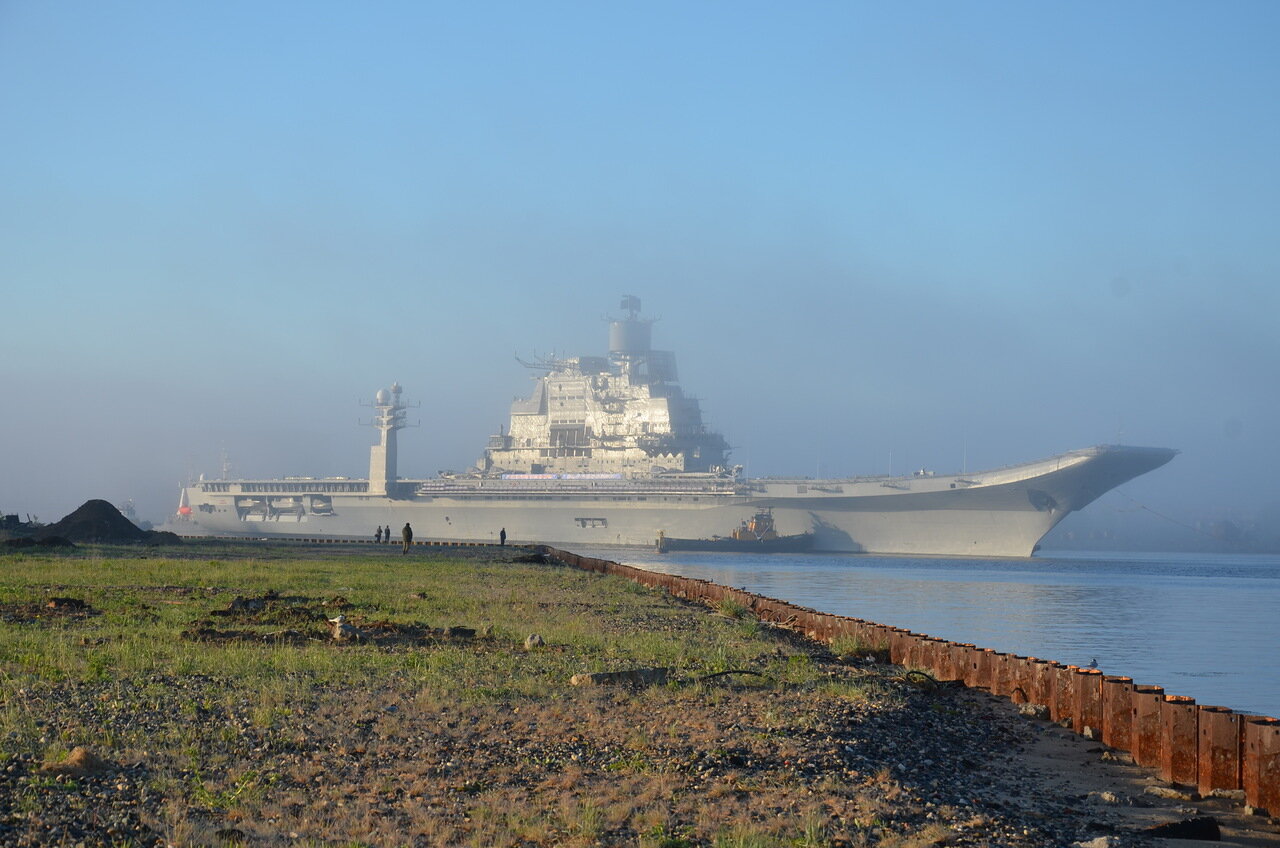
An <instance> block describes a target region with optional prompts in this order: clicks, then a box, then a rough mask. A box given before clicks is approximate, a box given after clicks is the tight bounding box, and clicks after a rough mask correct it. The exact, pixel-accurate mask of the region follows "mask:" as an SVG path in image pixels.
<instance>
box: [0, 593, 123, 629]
mask: <svg viewBox="0 0 1280 848" xmlns="http://www.w3.org/2000/svg"><path fill="white" fill-rule="evenodd" d="M101 614H102V611H101V610H96V609H94V608H93V607H91V606H90V605H89V604H87V603H85V602H84V601H82V600H80V599H79V598H49V599H47V600H43V601H29V602H27V603H17V604H0V621H3V622H5V623H7V624H29V623H32V622H45V623H52V622H66V621H83V620H85V619H87V618H89V617H90V616H93V615H101Z"/></svg>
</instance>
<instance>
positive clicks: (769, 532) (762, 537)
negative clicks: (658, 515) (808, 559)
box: [657, 509, 813, 554]
mask: <svg viewBox="0 0 1280 848" xmlns="http://www.w3.org/2000/svg"><path fill="white" fill-rule="evenodd" d="M657 548H658V553H660V554H665V553H666V552H667V551H732V552H735V553H741V552H744V551H746V552H751V551H755V552H757V553H769V554H794V553H803V552H805V551H808V550H811V549H812V548H813V533H796V534H794V535H791V536H779V535H778V531H777V529H776V528H775V527H774V526H773V510H772V509H762V510H760V511H759V512H757V513H756V514H755V515H753V516H751V518H750V519H748V520H746V521H743V522H742V524H740V525H739V526H738V527H737V529H735V530H734V531H733V532H732V533H730V534H729V535H728V536H712V537H711V538H710V539H672V538H668V537H667V535H666V534H665V533H663V532H662V531H661V530H659V531H658V544H657Z"/></svg>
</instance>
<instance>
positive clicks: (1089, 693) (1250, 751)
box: [536, 545, 1280, 815]
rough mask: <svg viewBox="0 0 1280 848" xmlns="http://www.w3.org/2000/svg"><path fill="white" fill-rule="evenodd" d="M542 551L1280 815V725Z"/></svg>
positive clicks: (1122, 683) (1083, 671)
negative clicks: (1011, 714)
mask: <svg viewBox="0 0 1280 848" xmlns="http://www.w3.org/2000/svg"><path fill="white" fill-rule="evenodd" d="M536 547H537V550H539V551H540V552H541V553H543V554H545V555H547V556H549V557H552V558H554V559H556V560H559V561H560V562H563V563H565V564H567V565H572V566H575V567H577V568H581V569H585V570H587V571H594V572H597V573H600V574H610V575H615V576H618V577H625V578H627V579H629V580H634V581H635V582H637V583H640V584H642V585H645V586H651V587H654V588H660V589H663V590H665V591H667V592H669V593H670V594H672V595H674V596H675V597H677V598H685V599H688V600H691V601H699V602H701V603H705V604H709V605H712V606H714V605H717V604H720V603H723V602H732V603H736V604H739V605H741V606H742V607H744V608H746V609H748V610H750V611H751V612H752V614H754V615H755V616H756V617H757V618H759V619H760V620H761V621H765V622H769V623H771V624H775V625H779V626H782V627H787V628H790V629H793V630H796V631H799V632H801V633H803V634H804V635H806V636H807V637H809V638H810V639H814V640H816V641H818V642H823V643H826V644H831V643H832V642H835V641H836V640H841V641H846V642H848V643H849V644H860V645H863V646H866V647H873V648H884V649H887V650H888V652H889V659H890V661H891V662H893V663H895V664H897V665H903V666H907V667H910V668H917V669H921V670H924V671H927V672H929V673H930V674H932V675H933V676H934V677H936V678H938V679H939V680H951V681H958V682H961V683H963V684H964V685H965V686H969V687H974V688H981V689H987V690H989V691H990V692H992V693H993V694H995V695H999V696H1002V697H1006V698H1009V699H1010V700H1011V701H1013V702H1014V703H1033V704H1042V705H1044V706H1046V707H1048V709H1049V717H1050V719H1052V720H1053V721H1055V722H1060V723H1064V724H1066V723H1069V724H1070V726H1071V728H1072V729H1073V730H1074V731H1075V732H1076V733H1079V734H1081V735H1086V736H1089V737H1091V738H1097V739H1101V740H1102V742H1103V743H1104V744H1106V745H1109V746H1111V747H1112V748H1116V749H1119V750H1122V751H1128V752H1130V753H1131V754H1132V756H1133V759H1134V762H1136V763H1137V764H1138V765H1140V766H1145V767H1149V768H1153V769H1155V770H1156V771H1157V772H1158V774H1159V775H1160V778H1161V779H1162V780H1165V781H1167V782H1170V783H1179V784H1185V785H1187V786H1193V787H1195V788H1196V791H1198V792H1199V793H1200V794H1202V795H1208V794H1210V793H1211V792H1214V791H1240V790H1242V791H1243V793H1244V799H1245V803H1246V804H1248V805H1249V806H1251V807H1254V808H1260V809H1265V810H1266V811H1268V812H1269V813H1270V814H1272V815H1280V720H1277V719H1274V718H1266V717H1261V716H1254V715H1247V714H1243V713H1236V712H1233V711H1232V710H1230V709H1227V708H1226V707H1216V706H1206V705H1202V704H1200V705H1198V704H1196V702H1195V700H1193V699H1192V698H1187V697H1183V696H1180V695H1168V694H1165V692H1164V690H1163V689H1162V688H1160V687H1159V686H1140V685H1134V682H1133V680H1132V679H1130V678H1128V677H1117V676H1109V675H1104V674H1103V673H1102V672H1101V671H1098V670H1097V669H1092V668H1079V667H1077V666H1074V665H1063V664H1061V663H1057V662H1053V661H1050V660H1043V659H1037V658H1036V657H1023V656H1018V655H1016V654H1005V653H1000V652H998V651H993V650H991V649H990V648H979V647H976V646H974V645H968V644H960V643H956V642H949V641H946V640H944V639H935V638H933V637H931V636H926V635H923V634H920V633H912V632H910V631H908V630H904V629H902V628H898V627H888V626H886V625H883V624H876V623H875V622H871V621H864V620H862V619H859V618H849V617H847V616H841V615H832V614H829V613H822V612H817V611H816V610H812V609H808V608H806V607H799V606H796V605H794V604H790V603H787V602H786V601H779V600H776V599H774V598H767V597H764V596H762V595H756V594H753V593H751V592H745V591H742V590H740V589H733V588H730V587H727V586H720V585H718V584H716V583H711V582H709V581H707V580H698V579H696V578H691V577H680V576H678V575H674V574H659V573H656V572H652V571H645V570H644V569H641V568H636V567H634V566H630V565H622V564H620V563H616V562H612V561H610V560H602V559H596V558H593V557H584V556H579V555H578V554H574V553H570V552H569V551H562V550H559V549H556V548H552V547H548V546H545V545H540V546H536Z"/></svg>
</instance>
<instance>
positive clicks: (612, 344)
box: [164, 296, 1177, 557]
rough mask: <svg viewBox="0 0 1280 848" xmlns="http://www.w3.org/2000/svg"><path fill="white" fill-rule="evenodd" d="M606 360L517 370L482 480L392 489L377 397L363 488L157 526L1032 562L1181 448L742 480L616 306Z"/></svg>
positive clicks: (296, 490) (181, 514) (394, 481)
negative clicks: (764, 532)
mask: <svg viewBox="0 0 1280 848" xmlns="http://www.w3.org/2000/svg"><path fill="white" fill-rule="evenodd" d="M622 310H623V312H624V315H623V317H621V318H618V319H615V320H612V321H611V322H610V326H609V354H608V355H607V356H578V357H572V358H555V357H551V358H545V359H539V360H537V361H534V362H525V363H523V364H524V365H526V366H527V367H529V368H532V369H534V370H536V371H537V372H539V376H538V377H537V379H536V383H535V386H534V389H533V392H532V394H530V395H529V397H528V398H522V399H517V400H516V401H515V402H514V403H513V404H512V406H511V418H510V425H509V426H508V427H507V428H506V429H505V430H502V431H500V432H499V433H498V434H496V435H493V436H490V437H489V442H488V446H487V447H486V448H485V450H484V454H483V456H482V457H481V458H480V460H479V461H478V462H477V464H476V466H475V467H474V468H472V469H471V470H470V471H467V472H464V473H442V474H440V475H439V476H437V477H434V478H428V479H409V478H401V477H399V476H398V475H397V467H396V465H397V463H396V446H397V442H396V437H397V433H398V431H399V430H400V429H401V428H403V427H404V426H405V415H406V410H407V406H406V405H405V404H404V403H403V402H402V400H401V394H402V389H401V387H400V385H399V384H394V383H393V384H392V385H391V386H390V388H386V389H381V390H379V391H378V392H377V393H376V395H375V397H374V402H373V406H374V408H375V410H376V412H377V414H376V416H375V418H374V421H373V425H374V426H375V427H376V428H377V430H378V431H379V433H380V439H379V443H378V444H376V445H374V446H373V447H372V448H371V450H370V461H369V476H368V479H364V480H360V479H348V478H341V477H335V478H297V477H289V478H285V479H281V480H235V479H217V480H212V479H210V480H206V479H203V478H202V479H200V480H199V481H197V482H194V483H190V484H188V485H185V486H183V488H182V491H181V494H180V496H179V506H178V512H177V514H176V515H175V516H174V517H173V518H172V520H171V521H170V522H168V524H167V525H166V527H165V528H164V529H169V530H173V531H175V532H177V533H179V534H181V535H186V536H248V537H272V536H276V537H286V536H287V537H312V538H334V537H338V538H353V539H364V538H372V536H373V531H374V529H375V528H377V527H381V526H383V525H390V526H391V527H392V528H393V529H394V530H395V531H397V533H398V531H399V528H400V527H401V526H403V525H404V524H405V523H409V524H411V525H412V526H413V528H414V532H415V534H416V537H417V538H419V539H438V540H449V541H468V542H495V543H496V542H497V541H498V539H499V534H500V533H501V532H502V531H503V530H505V531H506V535H507V538H508V539H509V540H510V541H511V542H512V543H519V542H546V543H556V544H562V545H568V546H573V545H578V546H583V547H586V546H592V547H594V546H609V545H626V546H655V545H657V544H659V539H665V540H668V544H669V542H670V540H681V541H682V542H685V543H691V542H696V541H698V540H704V541H710V540H715V539H717V538H721V539H723V538H732V537H733V536H734V534H735V531H740V529H741V528H742V527H745V526H747V525H748V524H749V523H752V522H754V521H756V520H757V518H758V516H760V515H761V514H762V513H767V514H768V515H769V516H770V521H771V527H770V532H771V533H772V534H774V536H776V537H783V538H790V539H797V540H802V542H801V543H800V544H802V545H803V546H804V547H806V548H811V549H812V550H816V551H839V552H847V553H874V554H905V555H920V556H979V557H1027V556H1030V555H1031V554H1032V553H1033V552H1034V551H1035V549H1036V546H1037V543H1038V542H1039V540H1040V539H1041V538H1042V537H1043V536H1044V535H1045V534H1046V533H1047V532H1049V530H1050V529H1052V528H1053V527H1054V525H1056V524H1057V523H1058V522H1059V521H1061V520H1062V519H1063V518H1064V517H1066V515H1067V514H1068V513H1070V512H1071V511H1073V510H1078V509H1082V508H1084V507H1085V506H1086V505H1088V504H1089V503H1091V502H1092V501H1094V500H1095V499H1096V498H1098V497H1099V496H1100V495H1102V494H1103V493H1104V492H1107V491H1109V490H1110V489H1113V488H1115V487H1116V486H1119V485H1120V484H1122V483H1124V482H1126V481H1128V480H1131V479H1133V478H1134V477H1137V476H1138V475H1140V474H1145V473H1146V472H1148V471H1151V470H1152V469H1155V468H1158V467H1160V466H1161V465H1164V464H1165V463H1166V462H1168V461H1169V460H1170V459H1172V458H1173V456H1174V455H1175V454H1176V453H1177V451H1174V450H1170V449H1167V448H1149V447H1131V446H1121V445H1103V446H1098V447H1091V448H1085V449H1083V450H1074V451H1069V452H1067V453H1062V454H1058V455H1057V456H1052V457H1049V458H1048V459H1041V460H1038V461H1035V462H1028V463H1024V464H1021V465H1011V466H1007V467H1003V468H995V469H991V470H987V471H976V472H967V473H962V474H950V475H944V474H934V473H932V472H928V471H919V472H916V473H915V474H912V475H909V476H904V477H891V476H876V477H851V478H845V479H823V480H815V479H809V478H794V479H782V478H748V477H746V476H744V475H743V473H742V468H741V467H740V466H732V467H731V466H730V465H729V463H728V457H729V446H728V443H727V442H726V441H725V440H724V438H723V437H722V436H721V435H720V434H719V433H716V432H713V431H711V430H708V429H707V427H706V426H705V425H704V424H703V421H702V410H701V408H700V407H699V404H698V401H697V400H696V399H694V398H690V397H686V396H685V395H684V393H683V392H682V391H681V388H680V386H679V383H678V381H677V375H676V360H675V356H674V354H673V353H672V352H670V351H665V350H654V349H653V348H652V346H651V344H650V340H651V329H652V321H651V320H649V319H646V318H642V317H641V316H640V301H639V299H638V298H635V297H630V296H628V297H626V298H624V299H623V301H622Z"/></svg>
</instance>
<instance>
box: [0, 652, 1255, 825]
mask: <svg viewBox="0 0 1280 848" xmlns="http://www.w3.org/2000/svg"><path fill="white" fill-rule="evenodd" d="M889 671H890V670H889V669H883V670H882V669H873V670H870V671H862V670H859V672H860V673H869V674H875V675H877V676H879V675H882V674H885V673H887V672H889ZM834 673H836V674H847V673H849V672H848V671H847V670H845V669H838V670H836V671H835V672H834ZM149 683H150V684H153V685H154V687H155V690H156V691H157V692H160V691H163V692H167V693H170V694H171V697H172V699H173V701H174V702H177V701H184V702H201V701H210V702H216V700H217V698H216V695H217V692H218V690H219V682H218V681H217V680H211V679H198V678H191V677H169V678H156V679H153V680H151V681H149ZM118 694H119V693H118V690H117V688H116V687H115V686H114V685H113V684H110V683H104V684H98V685H75V686H70V687H58V688H51V689H49V690H47V691H40V692H36V691H22V692H18V693H16V697H17V698H19V699H25V702H26V704H27V705H28V706H29V707H30V708H31V709H33V710H34V711H35V712H37V713H38V714H39V715H41V716H42V718H41V721H43V722H44V723H45V725H44V726H46V727H48V728H50V729H52V728H55V727H58V726H62V725H81V726H84V725H88V726H93V727H98V728H101V730H102V733H103V735H104V736H107V737H109V736H110V735H111V731H112V728H113V726H114V725H116V724H118V723H125V724H127V726H128V731H129V732H130V733H131V734H133V733H136V732H137V731H139V730H142V731H149V732H154V733H155V734H156V735H157V736H160V735H163V734H166V733H169V732H171V730H172V728H171V725H172V723H173V722H174V721H175V716H174V713H173V710H172V706H171V705H169V704H166V703H165V699H163V698H162V699H157V702H156V703H155V705H154V708H153V709H147V710H131V711H129V712H120V711H117V710H114V709H113V708H112V704H113V702H114V701H115V699H116V698H117V696H118ZM180 720H182V721H184V722H186V723H187V724H189V725H190V726H191V731H192V733H191V736H192V739H193V746H194V749H193V750H187V751H180V752H179V751H119V752H117V751H111V750H102V751H100V752H98V753H99V754H101V755H102V756H104V757H105V758H107V759H108V761H107V762H104V763H101V764H95V765H97V767H96V768H90V769H88V770H87V773H80V774H69V775H59V774H56V773H53V772H50V771H47V770H44V769H45V767H44V764H42V763H39V762H36V761H34V759H33V758H32V757H30V756H17V757H14V758H12V759H11V760H9V761H8V762H6V763H4V764H3V766H0V841H2V842H3V843H4V844H8V845H46V844H67V845H79V844H84V845H123V844H133V845H163V844H248V845H284V844H292V843H296V842H299V841H302V842H309V843H311V844H377V845H401V844H404V845H453V844H511V845H540V844H546V845H552V844H582V845H595V844H603V845H634V844H652V845H670V846H676V845H696V844H712V843H711V842H709V841H708V839H709V837H708V834H711V833H714V832H715V831H716V830H717V828H719V829H721V831H723V830H724V828H725V826H726V825H728V826H730V828H729V829H730V830H731V829H732V825H733V824H734V823H740V822H750V823H752V824H753V826H754V827H755V828H756V830H757V831H759V830H763V831H764V832H768V831H769V830H770V826H771V823H776V825H777V828H776V830H777V831H778V833H779V837H778V838H779V839H781V838H782V834H784V833H787V832H794V831H796V830H797V829H800V830H802V831H803V830H804V829H805V828H808V830H809V831H811V832H813V833H814V834H816V836H815V839H814V841H813V842H811V843H810V844H815V845H822V844H826V845H833V846H838V845H858V844H901V845H1009V846H1067V845H1072V844H1073V843H1076V842H1087V841H1090V840H1095V839H1097V838H1098V837H1100V836H1107V837H1110V839H1109V840H1105V841H1103V842H1099V843H1096V844H1099V845H1102V844H1110V845H1113V846H1114V845H1131V844H1132V845H1136V844H1149V843H1148V841H1147V840H1145V839H1144V838H1141V837H1139V836H1137V835H1136V834H1137V827H1138V826H1140V825H1141V822H1140V821H1139V822H1135V821H1134V820H1133V806H1132V805H1134V804H1144V805H1151V806H1147V807H1145V808H1144V809H1145V812H1147V813H1149V814H1150V816H1151V820H1152V821H1153V822H1154V821H1161V820H1165V821H1167V820H1175V819H1177V818H1179V817H1186V816H1187V815H1190V814H1193V813H1195V812H1198V810H1195V809H1191V808H1184V807H1179V806H1177V805H1176V804H1173V803H1171V802H1168V801H1154V800H1147V799H1145V798H1144V797H1143V796H1134V795H1132V794H1126V789H1121V794H1119V795H1116V794H1115V793H1112V795H1111V796H1110V797H1109V798H1108V799H1107V800H1103V798H1102V796H1100V795H1099V793H1093V794H1092V796H1091V795H1090V794H1088V793H1085V794H1080V793H1079V792H1078V787H1072V786H1066V787H1063V786H1055V785H1052V784H1053V783H1054V781H1052V780H1051V779H1048V778H1047V777H1046V775H1045V774H1043V773H1042V772H1040V771H1038V770H1037V769H1036V768H1034V767H1032V765H1031V761H1030V760H1029V759H1028V758H1026V757H1024V756H1023V755H1024V753H1025V752H1026V751H1027V750H1028V749H1030V748H1033V747H1035V746H1036V745H1037V744H1038V743H1039V742H1040V737H1043V736H1045V735H1049V736H1052V735H1053V734H1055V733H1059V732H1060V731H1059V729H1057V728H1053V727H1051V726H1049V725H1045V724H1043V723H1035V722H1031V721H1027V720H1024V719H1021V718H1020V717H1018V716H1016V715H1015V714H1013V712H1012V711H1011V710H1009V709H1007V708H1005V707H1004V705H1002V704H1000V703H998V702H996V701H994V699H982V698H975V697H974V696H972V695H966V694H963V693H962V694H959V695H957V694H954V693H942V694H937V693H934V694H928V693H924V692H918V691H915V690H913V689H910V688H908V687H906V686H904V685H903V684H901V683H898V682H896V681H894V680H892V679H886V680H884V695H883V696H882V697H876V698H872V699H870V700H868V701H866V702H857V701H853V700H849V699H843V698H831V697H825V696H822V695H819V694H816V693H805V692H791V693H778V692H775V691H767V690H758V689H757V690H737V689H733V688H728V689H726V688H720V687H717V688H714V689H712V688H710V687H709V686H694V687H689V688H688V689H684V690H682V689H678V688H677V689H674V690H673V689H663V690H658V691H647V692H626V691H615V690H609V689H602V688H601V689H589V690H584V691H581V692H575V693H574V697H571V698H569V699H567V700H565V701H560V702H556V703H553V704H546V703H542V704H538V703H533V704H526V705H521V706H509V705H465V704H459V703H448V702H431V701H430V700H429V699H428V700H424V699H423V698H421V697H418V698H415V697H414V696H413V695H411V694H409V693H405V692H399V691H394V690H388V691H379V692H374V693H369V692H364V691H359V690H358V689H355V688H353V689H352V690H350V691H326V692H319V693H316V699H315V704H314V705H313V706H311V707H309V708H307V709H306V710H297V709H295V710H282V711H281V714H280V716H279V718H278V720H277V721H275V722H274V723H273V724H272V725H271V726H270V727H266V728H264V727H262V726H261V721H260V719H255V717H254V716H253V715H251V714H250V710H249V708H248V705H247V704H246V705H241V706H240V707H237V706H236V705H219V706H217V707H215V708H211V709H209V710H207V711H201V713H200V714H198V715H195V716H183V717H181V719H180ZM1057 741H1058V743H1059V744H1061V742H1062V737H1061V736H1059V737H1058V738H1057ZM1093 759H1094V760H1095V761H1097V760H1098V758H1097V756H1096V755H1095V756H1094V757H1093ZM1099 762H1100V761H1099ZM1059 776H1060V775H1059ZM1103 782H1104V783H1105V782H1106V781H1105V778H1104V779H1103ZM1128 791H1130V792H1131V791H1132V787H1129V788H1128ZM535 810H550V811H554V812H553V813H550V814H547V815H545V816H543V817H542V820H541V821H537V820H532V821H531V820H529V819H530V815H531V813H532V812H533V811H535ZM534 818H535V819H536V816H535V817H534ZM638 825H639V826H642V827H643V828H644V829H643V830H638V829H637V828H638ZM710 838H711V839H714V837H710ZM664 839H665V840H666V841H663V840H664ZM646 840H647V843H646ZM723 844H732V843H727V842H725V843H723ZM748 844H753V843H748ZM758 844H769V843H758ZM778 844H783V843H778ZM1258 844H1263V843H1258Z"/></svg>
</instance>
